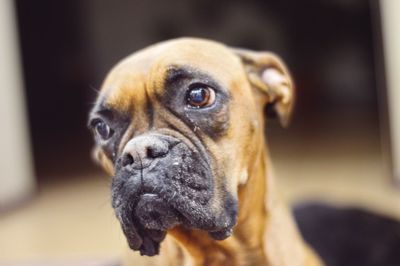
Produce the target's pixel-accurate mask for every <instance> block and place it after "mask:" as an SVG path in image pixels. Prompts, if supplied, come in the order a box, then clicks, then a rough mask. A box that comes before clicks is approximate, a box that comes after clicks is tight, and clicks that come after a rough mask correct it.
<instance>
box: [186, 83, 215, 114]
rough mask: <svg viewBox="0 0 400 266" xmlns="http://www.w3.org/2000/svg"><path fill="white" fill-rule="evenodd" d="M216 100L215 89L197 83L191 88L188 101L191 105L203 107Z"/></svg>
mask: <svg viewBox="0 0 400 266" xmlns="http://www.w3.org/2000/svg"><path fill="white" fill-rule="evenodd" d="M214 102H215V91H214V90H213V89H212V88H210V87H208V86H206V85H203V84H196V85H194V86H192V87H191V88H190V90H189V91H188V94H187V103H188V105H189V106H191V107H195V108H202V107H207V106H210V105H212V104H213V103H214Z"/></svg>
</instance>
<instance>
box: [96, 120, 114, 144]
mask: <svg viewBox="0 0 400 266" xmlns="http://www.w3.org/2000/svg"><path fill="white" fill-rule="evenodd" d="M94 129H95V131H96V133H97V135H99V136H100V137H101V138H102V139H103V140H107V139H109V138H110V137H111V136H112V134H113V133H114V131H113V130H112V129H111V128H110V126H109V125H107V124H106V122H104V121H103V120H97V121H96V122H95V124H94Z"/></svg>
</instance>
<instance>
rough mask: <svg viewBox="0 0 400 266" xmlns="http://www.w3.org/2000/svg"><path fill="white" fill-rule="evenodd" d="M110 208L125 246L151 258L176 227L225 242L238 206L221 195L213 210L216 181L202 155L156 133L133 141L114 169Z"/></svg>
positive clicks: (183, 144) (127, 146)
mask: <svg viewBox="0 0 400 266" xmlns="http://www.w3.org/2000/svg"><path fill="white" fill-rule="evenodd" d="M115 173H116V174H115V176H114V178H113V182H112V205H113V208H114V209H115V213H116V215H117V217H118V219H119V221H120V223H121V226H122V229H123V232H124V234H125V236H126V237H127V240H128V243H129V246H130V247H131V248H132V249H134V250H140V252H141V254H142V255H148V256H153V255H156V254H158V252H159V244H160V242H161V241H162V240H163V239H164V237H165V234H166V231H167V230H168V229H171V228H172V227H174V226H176V225H183V226H185V227H187V228H197V229H202V230H206V231H208V232H209V234H210V235H211V236H212V237H214V238H215V239H225V238H226V237H228V236H229V235H230V234H231V232H232V227H233V226H234V225H235V223H236V214H237V203H236V201H235V200H233V198H232V197H231V196H230V195H224V200H223V202H221V204H220V205H221V206H220V207H221V208H218V211H217V210H215V206H212V205H213V204H212V201H213V196H214V177H213V173H212V171H211V166H210V163H209V161H208V159H207V156H206V155H205V154H201V152H199V151H198V150H197V149H190V148H189V147H188V145H186V144H185V143H184V142H183V141H180V140H179V139H177V138H176V137H171V136H167V135H163V134H158V133H148V134H145V135H141V136H138V137H135V138H133V139H131V140H130V141H129V142H128V143H127V144H126V146H125V148H124V150H123V152H122V154H121V156H120V157H119V158H118V159H117V161H116V164H115Z"/></svg>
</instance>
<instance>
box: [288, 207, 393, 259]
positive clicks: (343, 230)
mask: <svg viewBox="0 0 400 266" xmlns="http://www.w3.org/2000/svg"><path fill="white" fill-rule="evenodd" d="M294 215H295V218H296V221H297V223H298V225H299V228H300V231H301V233H302V235H303V237H304V238H305V240H306V241H307V242H308V243H309V244H310V245H311V246H312V247H313V248H314V249H315V250H316V251H317V253H318V254H319V255H320V256H321V257H322V259H323V261H324V262H325V263H326V265H327V266H358V265H359V266H398V265H400V221H397V220H394V219H391V218H388V217H384V216H381V215H378V214H375V213H372V212H368V211H366V210H362V209H358V208H335V207H332V206H328V205H322V204H305V205H302V206H297V207H295V209H294Z"/></svg>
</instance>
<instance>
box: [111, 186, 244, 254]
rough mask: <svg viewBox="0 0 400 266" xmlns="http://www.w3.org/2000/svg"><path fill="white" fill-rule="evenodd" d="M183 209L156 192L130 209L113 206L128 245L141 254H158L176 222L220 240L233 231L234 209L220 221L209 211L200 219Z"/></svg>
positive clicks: (142, 196)
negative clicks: (171, 203) (168, 232)
mask: <svg viewBox="0 0 400 266" xmlns="http://www.w3.org/2000/svg"><path fill="white" fill-rule="evenodd" d="M199 209H201V208H199ZM185 211H186V210H179V209H177V208H175V207H173V206H172V205H170V204H168V203H167V202H166V201H164V200H163V199H162V198H161V197H159V196H158V195H156V194H150V193H145V194H143V195H141V196H140V197H139V199H138V201H137V204H136V206H135V207H133V208H117V209H116V213H117V217H118V218H119V220H120V223H121V226H122V229H123V232H124V234H125V236H126V238H127V241H128V244H129V247H130V248H131V249H133V250H139V251H140V254H141V255H147V256H154V255H157V254H158V253H159V248H160V243H161V242H162V241H163V240H164V238H165V236H166V233H167V231H168V230H169V229H172V228H174V227H175V226H178V225H180V226H182V227H184V228H187V229H199V230H203V231H206V232H208V234H209V235H210V236H211V237H212V238H214V239H216V240H223V239H225V238H227V237H229V236H230V235H231V234H232V228H233V226H234V224H235V220H236V211H234V213H231V214H232V215H231V216H230V217H229V218H228V219H226V217H225V220H224V221H222V222H221V218H222V217H220V218H219V219H217V217H216V216H212V215H211V214H208V215H204V216H203V218H204V220H203V219H197V218H196V216H197V215H198V214H195V213H193V214H192V215H189V214H187V213H185ZM182 213H185V214H182ZM210 219H211V220H212V221H210ZM222 219H224V218H222ZM218 220H219V221H218Z"/></svg>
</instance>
